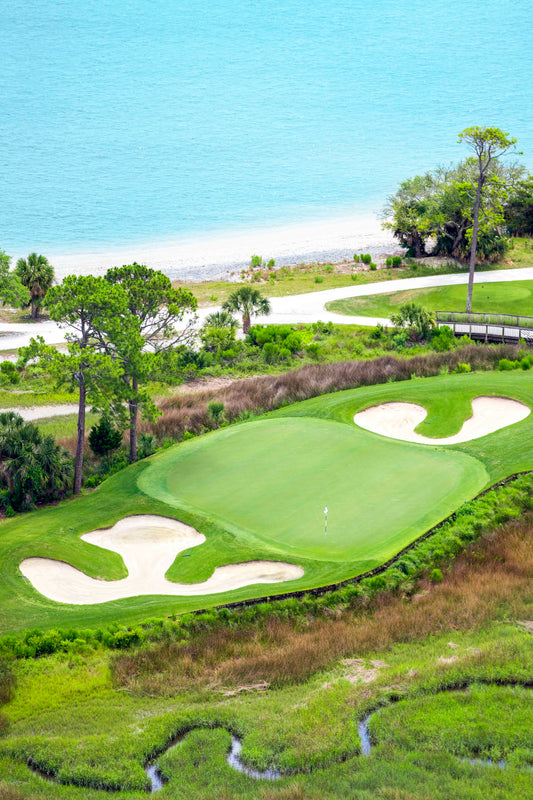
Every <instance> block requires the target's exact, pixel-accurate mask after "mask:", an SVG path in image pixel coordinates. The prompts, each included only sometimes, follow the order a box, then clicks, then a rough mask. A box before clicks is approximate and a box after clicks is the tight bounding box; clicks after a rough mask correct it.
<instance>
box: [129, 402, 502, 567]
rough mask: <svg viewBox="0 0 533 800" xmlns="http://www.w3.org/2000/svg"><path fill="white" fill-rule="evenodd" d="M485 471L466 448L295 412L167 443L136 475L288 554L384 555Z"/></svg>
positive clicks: (464, 495) (155, 491) (474, 486)
mask: <svg viewBox="0 0 533 800" xmlns="http://www.w3.org/2000/svg"><path fill="white" fill-rule="evenodd" d="M487 480H488V474H487V472H486V470H485V468H484V466H483V465H482V464H481V462H479V461H478V460H477V459H475V458H472V457H471V456H468V455H466V454H464V453H458V452H452V451H446V450H443V449H442V448H440V449H436V448H430V447H420V446H416V445H414V446H413V445H409V444H406V443H403V442H397V441H391V440H387V439H384V438H382V437H377V436H374V435H372V434H369V433H367V432H366V431H363V430H361V429H359V428H357V427H356V426H355V425H353V426H347V425H343V424H339V423H338V422H336V421H332V420H322V419H317V418H312V417H302V418H293V417H289V418H270V419H264V420H258V421H257V422H251V423H247V424H245V425H239V426H235V427H232V428H226V429H223V430H220V431H218V432H216V433H214V434H211V435H208V436H204V437H202V438H201V439H197V440H194V441H191V442H188V443H187V444H185V445H182V446H180V447H179V448H174V449H172V450H168V451H166V452H164V453H162V454H161V455H160V456H159V457H158V458H156V459H154V462H153V464H152V465H151V466H150V467H149V468H148V469H147V470H146V471H145V472H144V473H143V474H142V475H141V476H140V478H139V481H138V484H139V487H140V488H141V489H142V490H143V491H144V492H146V494H149V495H150V496H152V497H154V498H156V499H158V500H162V501H163V502H165V503H168V504H170V505H173V506H175V507H181V508H184V509H187V510H188V511H192V512H194V513H196V514H201V515H202V516H204V517H208V518H211V519H215V520H216V521H217V522H218V523H219V524H220V525H222V526H223V527H224V528H226V529H227V530H229V531H231V532H232V533H234V534H236V535H237V536H239V537H240V538H244V539H247V540H249V541H250V540H251V539H252V540H253V539H255V540H260V542H261V544H262V545H263V546H264V545H265V543H267V544H268V545H270V546H272V547H274V548H275V550H276V551H277V552H278V553H279V555H280V556H282V557H283V558H287V559H288V560H289V561H290V560H291V559H295V560H297V559H298V557H305V558H316V559H320V560H323V561H352V560H364V561H369V562H375V563H381V562H382V561H384V560H385V559H387V558H389V557H390V556H392V555H393V554H394V553H396V552H397V551H398V549H400V548H401V547H403V546H404V545H405V544H407V543H408V542H409V541H411V540H412V539H413V538H415V536H416V535H417V534H418V533H419V532H420V530H425V529H427V528H429V527H431V526H432V525H433V524H435V523H436V522H438V521H440V520H441V519H442V518H443V517H445V516H446V515H447V514H450V513H451V512H452V511H454V510H455V509H456V508H457V506H458V505H460V504H461V503H462V502H463V501H464V500H466V499H468V498H470V497H472V496H473V495H475V494H476V492H478V491H479V490H480V489H481V488H482V487H483V486H484V485H485V484H486V483H487ZM325 506H327V507H328V527H327V533H326V532H325V525H324V508H325Z"/></svg>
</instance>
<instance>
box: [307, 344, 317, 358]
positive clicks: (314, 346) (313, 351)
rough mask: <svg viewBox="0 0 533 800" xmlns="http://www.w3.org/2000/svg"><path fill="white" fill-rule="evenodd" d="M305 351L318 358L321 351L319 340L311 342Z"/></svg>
mask: <svg viewBox="0 0 533 800" xmlns="http://www.w3.org/2000/svg"><path fill="white" fill-rule="evenodd" d="M305 352H306V353H307V355H308V356H309V357H310V358H314V359H318V356H319V353H320V345H319V344H318V343H317V342H309V344H308V345H307V347H306V348H305Z"/></svg>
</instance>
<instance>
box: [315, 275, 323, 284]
mask: <svg viewBox="0 0 533 800" xmlns="http://www.w3.org/2000/svg"><path fill="white" fill-rule="evenodd" d="M315 283H324V278H323V277H322V275H315Z"/></svg>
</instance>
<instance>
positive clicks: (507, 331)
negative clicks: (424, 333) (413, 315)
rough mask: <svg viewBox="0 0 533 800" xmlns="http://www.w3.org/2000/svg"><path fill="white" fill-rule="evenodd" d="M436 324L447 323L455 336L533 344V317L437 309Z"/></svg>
mask: <svg viewBox="0 0 533 800" xmlns="http://www.w3.org/2000/svg"><path fill="white" fill-rule="evenodd" d="M435 319H436V324H437V326H438V327H439V328H442V327H443V326H444V325H447V326H448V327H449V328H451V329H452V330H453V332H454V334H455V336H469V337H470V338H471V339H477V340H480V341H482V342H505V343H507V344H517V343H518V342H519V341H520V340H522V341H524V342H526V343H527V344H528V345H531V346H533V317H517V316H515V315H513V314H479V313H470V314H467V313H466V312H465V311H437V312H435Z"/></svg>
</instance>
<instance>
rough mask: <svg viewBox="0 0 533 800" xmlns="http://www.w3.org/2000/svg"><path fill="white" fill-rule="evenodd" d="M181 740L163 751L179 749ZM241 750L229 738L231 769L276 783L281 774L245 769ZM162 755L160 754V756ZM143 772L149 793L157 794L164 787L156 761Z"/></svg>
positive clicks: (237, 744)
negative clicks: (148, 783) (147, 779)
mask: <svg viewBox="0 0 533 800" xmlns="http://www.w3.org/2000/svg"><path fill="white" fill-rule="evenodd" d="M182 741H183V738H181V739H179V740H178V741H177V742H173V743H172V744H171V745H170V746H169V747H167V749H166V750H165V751H164V752H165V753H168V751H169V750H173V749H174V748H175V747H179V745H180V744H181V743H182ZM241 750H242V742H241V740H240V739H239V738H238V737H237V736H233V734H232V736H231V749H230V751H229V753H228V755H227V756H226V761H227V762H228V764H229V765H230V767H232V768H233V769H235V770H237V772H242V773H243V774H244V775H248V776H249V777H250V778H255V779H256V780H267V781H276V780H278V778H280V777H281V773H280V772H278V771H277V770H275V769H267V770H265V771H264V772H260V771H259V770H256V769H252V768H251V767H247V766H246V764H243V763H242V761H241V756H240V753H241ZM161 755H162V754H161ZM144 771H145V772H146V774H147V775H148V777H149V778H150V781H151V784H152V788H151V789H150V791H151V792H152V793H153V792H158V791H159V790H160V789H162V788H163V786H164V781H163V779H162V776H161V771H160V769H159V765H158V762H157V761H153V762H151V763H150V764H148V765H147V766H146V767H145V768H144Z"/></svg>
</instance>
